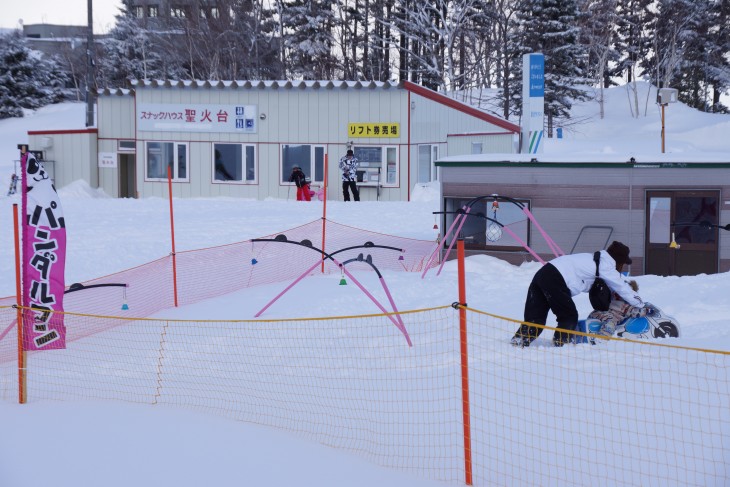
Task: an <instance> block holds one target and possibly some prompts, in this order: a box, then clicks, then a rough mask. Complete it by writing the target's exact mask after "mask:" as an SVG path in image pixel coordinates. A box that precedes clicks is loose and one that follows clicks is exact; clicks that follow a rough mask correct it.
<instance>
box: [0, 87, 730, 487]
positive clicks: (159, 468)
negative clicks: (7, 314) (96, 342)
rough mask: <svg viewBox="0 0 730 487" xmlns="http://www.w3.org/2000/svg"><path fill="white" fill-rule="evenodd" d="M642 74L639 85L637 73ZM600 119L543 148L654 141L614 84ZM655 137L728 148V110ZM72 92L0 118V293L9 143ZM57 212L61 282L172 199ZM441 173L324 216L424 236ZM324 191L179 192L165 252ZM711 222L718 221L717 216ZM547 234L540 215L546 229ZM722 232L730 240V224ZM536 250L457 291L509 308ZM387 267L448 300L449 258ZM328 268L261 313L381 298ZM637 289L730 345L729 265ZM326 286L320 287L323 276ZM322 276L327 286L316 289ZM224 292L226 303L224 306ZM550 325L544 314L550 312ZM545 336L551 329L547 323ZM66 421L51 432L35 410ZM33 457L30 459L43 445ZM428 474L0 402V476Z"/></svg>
mask: <svg viewBox="0 0 730 487" xmlns="http://www.w3.org/2000/svg"><path fill="white" fill-rule="evenodd" d="M644 87H645V85H644ZM608 95H609V97H608V102H607V106H606V112H607V115H606V118H605V119H603V120H600V119H598V118H597V117H596V114H597V105H596V104H595V102H593V103H584V104H580V105H578V106H576V107H575V109H574V114H575V116H576V118H580V119H581V120H584V123H582V124H581V125H580V126H575V127H571V129H570V130H566V134H565V138H564V139H560V140H556V139H553V140H548V141H547V144H546V154H556V153H561V152H565V153H570V152H571V151H578V150H580V151H586V150H589V148H593V150H597V151H599V152H603V153H606V154H609V153H616V152H627V151H628V152H631V153H634V154H651V155H653V156H658V154H659V153H660V138H659V134H660V132H659V130H660V127H661V126H660V122H659V120H658V118H657V113H658V109H657V107H656V106H655V105H654V104H652V103H649V106H648V110H649V114H648V115H647V116H645V117H644V116H642V117H640V118H638V119H634V118H631V116H630V111H629V104H628V101H627V94H626V91H625V88H614V89H612V90H610V91H609V93H608ZM667 115H668V117H667V142H668V143H667V151H668V152H670V153H671V154H685V155H690V158H691V157H692V156H694V155H698V157H701V156H702V154H708V153H712V154H714V155H717V154H718V153H724V154H726V155H727V156H728V159H730V137H727V134H729V133H730V116H727V115H708V114H702V113H698V112H696V111H693V110H690V109H688V108H687V107H685V106H684V105H682V104H675V105H672V106H670V107H669V108H668V110H667ZM83 121H84V105H83V104H62V105H56V106H51V107H46V108H44V109H41V110H39V111H38V112H36V113H32V114H29V116H28V117H26V118H23V119H19V120H2V121H0V182H2V184H3V187H2V188H1V189H2V192H1V193H0V196H2V197H0V276H2V279H1V280H0V296H9V295H12V294H14V293H15V282H14V267H13V265H14V264H13V244H12V235H13V232H12V213H11V205H12V203H20V198H19V195H16V196H13V197H5V196H4V195H5V192H6V191H7V187H6V186H5V185H6V184H7V182H9V175H10V174H11V173H12V171H13V166H12V160H13V159H16V158H17V151H16V149H15V146H16V144H18V143H25V142H27V131H28V130H43V129H60V128H80V127H82V126H83ZM59 193H60V196H61V201H62V204H63V207H64V212H65V216H66V222H67V232H68V242H69V243H68V254H67V271H66V282H67V283H71V282H80V281H84V280H88V279H92V278H95V277H99V276H102V275H107V274H110V273H113V272H116V271H120V270H123V269H126V268H130V267H133V266H136V265H139V264H143V263H146V262H149V261H152V260H154V259H157V258H159V257H162V256H165V255H167V254H169V252H170V243H169V242H170V240H169V220H168V201H167V200H164V199H159V198H149V199H144V200H121V199H112V198H109V197H107V196H106V195H105V194H103V193H101V192H99V191H96V190H93V189H91V188H89V187H88V186H87V185H85V184H84V183H81V182H77V183H74V184H72V185H70V186H68V187H66V188H62V189H61V190H60V191H59ZM436 209H438V187H437V186H435V185H424V186H421V185H417V186H416V187H415V188H414V190H413V201H411V202H399V203H387V202H360V203H357V204H355V203H349V204H345V203H343V202H339V201H333V202H329V203H328V205H327V212H328V213H327V218H328V219H330V220H333V221H335V222H339V223H343V224H347V225H351V226H355V227H359V228H363V229H367V230H371V231H376V232H381V233H385V234H392V235H398V236H402V237H409V238H417V239H423V240H433V239H434V238H435V237H436V231H435V230H434V229H433V224H434V217H433V215H432V212H433V211H434V210H436ZM321 215H322V204H321V203H320V202H312V203H299V202H295V201H292V200H290V201H286V200H267V201H253V200H240V199H231V198H217V199H187V200H185V199H179V200H175V225H176V235H175V238H176V247H177V250H179V251H180V250H188V249H196V248H202V247H208V246H213V245H219V244H226V243H231V242H238V241H242V240H247V239H250V238H255V237H260V236H263V235H267V234H272V233H276V232H279V231H284V230H287V229H289V228H293V227H296V226H299V225H301V224H303V223H306V222H310V221H313V220H316V219H318V218H320V217H321ZM720 223H721V224H726V223H730V222H728V221H721V222H720ZM546 230H547V231H548V232H549V231H550V230H549V229H546ZM720 238H721V239H727V238H730V235H728V233H727V232H724V233H721V235H720ZM538 267H539V264H537V263H528V264H523V265H521V266H512V265H509V264H507V263H505V262H503V261H500V260H497V259H494V258H491V257H486V256H476V257H470V258H468V259H467V262H466V271H467V288H468V289H467V299H468V303H469V305H470V306H471V307H474V308H477V309H482V310H485V311H489V312H491V313H495V314H498V315H503V316H507V317H512V318H516V319H521V317H522V307H523V303H524V296H525V293H526V290H527V286H528V284H529V282H530V279H531V278H532V275H533V274H534V272H535V271H536V270H537V269H538ZM384 276H385V278H386V280H387V282H388V286H389V287H390V289H391V292H392V293H393V296H394V299H395V301H396V302H397V304H398V308H399V309H401V310H407V309H418V308H424V307H430V306H434V305H441V304H449V303H451V302H453V301H456V300H457V298H458V296H456V295H455V293H456V265H455V263H454V262H449V263H447V264H446V266H445V268H444V272H443V273H442V275H441V276H439V277H436V276H435V272H433V271H432V272H431V273H429V275H428V276H427V277H426V279H421V277H420V274H418V273H412V274H411V273H402V272H387V273H384ZM332 279H334V277H332V276H323V277H315V278H312V280H313V283H312V284H310V285H307V286H297V287H295V288H293V289H292V290H291V291H290V293H289V295H288V296H287V298H286V299H287V300H290V301H291V302H306V303H310V305H309V306H306V307H304V308H302V312H299V313H297V314H296V316H292V314H291V311H290V308H289V307H288V306H276V305H275V306H273V307H272V308H270V309H269V310H268V311H267V313H266V316H265V317H266V318H292V317H298V316H338V315H350V314H357V313H362V314H367V313H373V312H377V310H375V309H374V308H373V304H372V302H371V301H370V300H369V299H368V298H367V297H365V296H364V295H363V294H362V293H360V292H359V291H358V290H357V289H356V288H355V286H336V285H335V286H333V285H332ZM636 279H637V281H638V283H639V286H640V294H641V296H642V297H643V298H644V299H645V300H648V301H650V302H652V303H654V304H656V305H657V306H659V307H660V308H662V309H663V310H664V311H665V312H666V313H668V314H670V315H672V316H674V317H675V318H677V320H678V321H679V323H680V324H681V325H682V337H681V338H680V339H676V340H674V341H673V343H676V344H681V345H686V346H691V347H699V348H708V349H715V350H730V327H729V326H727V316H730V279H729V278H728V274H727V273H723V274H717V275H709V276H708V275H700V276H692V277H658V276H652V275H647V276H640V277H638V278H636ZM325 286H326V288H325ZM280 287H281V285H272V286H261V287H260V288H254V289H249V290H246V291H240V292H237V293H234V294H233V295H229V296H225V297H222V298H217V299H214V300H211V301H207V302H205V303H199V304H196V305H193V306H185V307H181V308H178V309H171V310H168V311H165V312H162V313H160V316H164V317H169V318H185V319H248V318H252V317H253V315H254V313H255V312H256V311H258V310H259V309H260V308H261V306H262V304H263V303H265V302H266V301H268V300H269V299H270V298H271V297H272V295H274V294H275V293H277V292H278V291H279V290H280ZM323 289H327V291H326V293H327V295H326V296H324V295H323V291H322V290H323ZM225 300H229V301H230V300H235V302H236V303H238V305H237V306H236V307H235V308H231V307H224V306H220V303H221V302H223V301H225ZM576 303H577V304H578V309H579V312H580V313H581V315H583V316H585V315H586V314H587V313H588V312H589V311H590V306H589V304H588V299H587V296H579V297H577V298H576ZM548 324H549V325H551V324H553V323H552V322H549V323H548ZM542 340H544V341H545V343H546V344H547V342H548V341H549V336H548V337H546V338H543V339H542ZM50 416H53V417H55V418H60V419H61V420H62V421H61V422H62V423H63V424H64V425H65V426H64V427H62V428H61V429H59V430H55V431H53V432H48V431H46V430H45V429H44V426H43V425H44V419H45V418H48V417H50ZM41 453H42V455H43V461H42V462H39V454H41ZM241 484H243V485H263V484H269V485H281V486H294V485H318V486H328V485H332V486H334V485H363V486H364V485H376V484H377V485H382V486H388V485H393V486H395V485H398V486H409V485H413V486H416V485H419V486H423V485H437V484H436V483H435V482H431V483H429V482H426V481H423V480H422V479H416V478H414V477H412V476H409V475H406V474H404V473H402V472H397V471H394V470H387V469H382V468H380V467H377V466H374V465H372V464H369V463H368V462H366V461H365V460H362V459H361V458H358V457H355V456H353V455H350V454H347V453H343V452H340V451H337V450H333V449H330V448H326V447H324V446H321V445H317V444H312V443H308V442H305V441H303V440H301V439H299V438H296V437H294V436H292V435H290V434H287V433H286V432H281V431H277V430H272V429H269V428H263V427H258V426H254V425H250V424H244V423H238V422H234V421H230V420H227V419H222V418H218V417H211V416H207V415H205V414H202V413H195V412H189V411H181V410H175V409H172V408H168V407H164V406H156V407H150V406H139V405H128V404H119V403H94V402H92V403H86V402H85V403H44V402H37V401H33V400H32V398H31V401H30V404H27V405H23V406H20V405H17V404H14V403H13V402H11V401H5V402H2V403H0V485H3V486H9V487H10V486H12V487H26V486H41V485H55V486H58V487H66V486H69V487H70V486H78V485H105V486H129V485H175V486H196V485H241Z"/></svg>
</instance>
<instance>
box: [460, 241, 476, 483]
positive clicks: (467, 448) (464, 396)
mask: <svg viewBox="0 0 730 487" xmlns="http://www.w3.org/2000/svg"><path fill="white" fill-rule="evenodd" d="M456 251H457V258H458V273H459V305H460V306H459V335H460V338H461V404H462V414H463V417H464V473H465V476H466V485H473V484H472V470H471V414H470V412H469V356H468V349H467V341H466V278H465V275H464V274H465V273H464V239H462V238H460V239H458V241H457V244H456Z"/></svg>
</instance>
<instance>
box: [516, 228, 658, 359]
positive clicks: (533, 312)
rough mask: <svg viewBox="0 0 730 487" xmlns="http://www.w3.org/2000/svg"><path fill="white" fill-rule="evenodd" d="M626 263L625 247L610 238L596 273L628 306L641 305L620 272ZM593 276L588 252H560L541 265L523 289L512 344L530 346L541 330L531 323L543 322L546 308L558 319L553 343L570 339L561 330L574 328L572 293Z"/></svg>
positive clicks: (583, 288)
mask: <svg viewBox="0 0 730 487" xmlns="http://www.w3.org/2000/svg"><path fill="white" fill-rule="evenodd" d="M626 264H631V257H629V248H628V247H627V246H626V245H624V244H622V243H621V242H618V241H614V242H612V243H611V245H609V246H608V248H607V249H606V250H601V251H600V263H599V268H598V273H599V276H600V277H601V278H602V279H603V280H604V281H606V284H607V285H608V287H609V288H610V289H611V291H613V292H614V293H616V294H618V295H619V296H620V297H621V299H623V300H624V301H625V302H626V303H628V304H629V305H630V306H636V307H637V308H643V307H644V301H643V300H642V299H641V297H639V294H638V293H637V292H635V291H634V290H633V289H631V287H630V286H629V284H628V283H627V282H626V281H624V278H623V276H622V275H621V270H622V269H623V266H624V265H626ZM595 279H596V263H595V261H594V260H593V254H590V253H581V254H572V255H563V256H560V257H557V258H555V259H553V260H551V261H550V262H548V263H547V264H545V265H544V266H542V267H541V268H540V270H539V271H537V272H536V273H535V276H534V277H533V278H532V282H531V283H530V287H529V288H528V290H527V298H526V300H525V313H524V323H522V325H521V326H520V328H519V329H518V330H517V332H516V333H515V335H514V336H513V337H512V344H513V345H515V346H520V347H528V346H530V344H531V343H532V342H533V341H534V340H535V339H536V338H537V337H538V336H540V333H542V330H543V329H542V328H540V327H537V326H532V325H533V324H537V325H545V323H546V322H547V317H548V312H549V311H552V312H553V313H554V314H555V317H556V318H557V322H558V325H557V328H558V330H557V331H556V332H555V335H554V336H553V344H554V345H555V346H556V347H560V346H563V344H565V343H568V342H570V340H571V334H570V333H565V332H563V331H561V330H575V329H576V326H577V325H578V310H577V308H576V307H575V303H574V302H573V296H577V295H578V294H580V293H585V292H588V290H589V289H590V288H591V286H592V285H593V281H595Z"/></svg>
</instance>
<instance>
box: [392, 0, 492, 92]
mask: <svg viewBox="0 0 730 487" xmlns="http://www.w3.org/2000/svg"><path fill="white" fill-rule="evenodd" d="M482 3H483V2H481V1H480V0H429V1H424V2H414V3H413V4H411V8H410V10H409V11H408V12H407V15H405V16H399V17H397V18H394V21H393V23H392V28H393V30H394V31H396V32H397V33H398V34H399V35H401V36H404V37H405V38H406V39H407V40H408V47H407V48H406V49H405V53H406V55H407V58H408V59H409V60H411V61H415V69H416V76H417V81H419V82H420V83H421V84H423V85H424V86H427V87H429V88H432V89H440V90H441V91H453V90H454V89H455V88H457V87H459V85H462V84H463V78H464V76H463V74H461V73H460V67H463V69H464V70H466V69H467V68H466V63H461V62H460V56H462V55H463V54H464V53H463V51H462V49H461V44H460V42H461V41H462V40H464V39H466V38H467V35H466V34H467V33H468V32H469V30H470V29H471V28H472V27H473V26H474V25H475V23H477V21H476V18H477V17H478V16H480V15H482V10H481V8H477V7H478V6H481V5H482ZM401 55H403V53H401ZM413 66H414V65H413V63H411V64H409V66H408V69H412V67H413ZM470 68H471V67H470ZM413 78H414V77H413V76H411V79H412V80H413ZM460 79H461V80H462V81H461V82H460V81H459V80H460Z"/></svg>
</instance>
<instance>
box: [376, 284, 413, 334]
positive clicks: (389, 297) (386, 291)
mask: <svg viewBox="0 0 730 487" xmlns="http://www.w3.org/2000/svg"><path fill="white" fill-rule="evenodd" d="M380 284H381V285H382V286H383V290H384V291H385V295H386V296H388V301H389V302H390V305H391V306H392V307H393V312H395V313H398V308H396V307H395V301H393V296H391V295H390V290H388V286H386V285H385V280H384V279H383V278H382V277H381V278H380ZM395 316H396V317H397V318H398V322H399V323H400V326H399V327H398V329H399V330H400V331H401V333H403V335H405V337H406V341H407V342H408V346H409V347H412V346H413V343H411V337H410V336H408V331H407V330H406V325H405V324H404V323H403V319H402V318H401V317H400V315H399V314H396V315H395Z"/></svg>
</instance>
